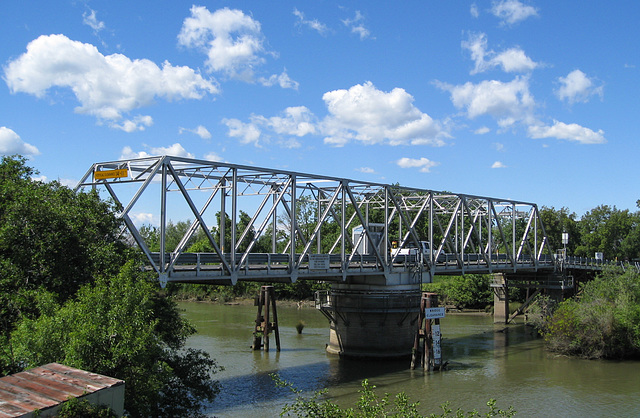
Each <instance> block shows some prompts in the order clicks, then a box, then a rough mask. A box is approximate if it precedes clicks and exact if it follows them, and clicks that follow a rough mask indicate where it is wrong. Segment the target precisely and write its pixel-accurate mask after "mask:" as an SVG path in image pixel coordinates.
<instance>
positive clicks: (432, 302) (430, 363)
mask: <svg viewBox="0 0 640 418" xmlns="http://www.w3.org/2000/svg"><path fill="white" fill-rule="evenodd" d="M437 305H438V295H437V294H436V293H429V292H425V293H423V294H422V298H421V300H420V313H419V314H418V331H417V332H416V336H415V340H414V343H413V352H412V354H411V369H415V368H416V367H417V366H418V365H420V364H422V369H423V370H424V371H430V370H436V369H441V368H442V356H441V351H440V319H437V318H436V319H433V321H434V324H433V327H432V325H431V321H432V320H431V319H429V318H427V317H426V315H425V312H426V310H427V309H428V308H432V307H437ZM434 331H436V334H437V335H436V338H435V340H434V335H433V333H434ZM420 340H422V345H421V344H420Z"/></svg>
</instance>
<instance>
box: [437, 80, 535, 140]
mask: <svg viewBox="0 0 640 418" xmlns="http://www.w3.org/2000/svg"><path fill="white" fill-rule="evenodd" d="M436 85H437V86H439V87H440V88H441V89H443V90H446V91H448V92H449V93H450V94H451V102H452V103H453V105H454V106H455V107H457V108H459V109H462V108H464V109H465V110H466V112H467V116H468V117H469V118H471V119H473V118H476V117H478V116H483V115H489V116H492V117H493V118H495V119H496V120H497V121H498V124H499V125H500V126H501V127H503V128H506V127H509V126H511V125H513V124H514V123H516V122H525V123H532V121H533V110H534V107H535V101H534V99H533V96H531V94H530V92H529V79H528V78H527V77H520V76H518V77H516V78H515V79H514V80H513V81H510V82H508V83H504V82H501V81H497V80H485V81H482V82H480V83H478V84H473V83H471V82H467V83H465V84H462V85H458V86H452V85H449V84H446V83H436Z"/></svg>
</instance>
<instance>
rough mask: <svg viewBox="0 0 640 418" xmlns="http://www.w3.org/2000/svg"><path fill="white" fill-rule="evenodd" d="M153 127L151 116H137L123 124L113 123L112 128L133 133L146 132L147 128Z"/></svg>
mask: <svg viewBox="0 0 640 418" xmlns="http://www.w3.org/2000/svg"><path fill="white" fill-rule="evenodd" d="M151 125H153V118H152V117H151V116H136V117H135V118H133V119H127V120H125V121H123V122H121V123H115V122H114V123H111V127H112V128H116V129H121V130H123V131H125V132H128V133H131V132H135V131H144V130H145V128H146V127H148V126H151Z"/></svg>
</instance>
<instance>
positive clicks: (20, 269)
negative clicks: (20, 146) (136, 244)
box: [0, 156, 127, 335]
mask: <svg viewBox="0 0 640 418" xmlns="http://www.w3.org/2000/svg"><path fill="white" fill-rule="evenodd" d="M25 161H26V160H25V159H24V158H23V157H20V156H12V157H3V158H2V160H1V162H0V327H2V333H3V334H4V335H6V333H7V332H8V331H10V330H11V328H12V324H13V323H14V322H15V321H16V320H17V318H18V317H19V316H21V315H31V316H33V315H37V313H38V310H37V309H36V307H37V306H38V304H37V303H36V299H37V298H38V297H41V296H42V292H50V293H51V295H53V297H54V298H55V299H57V300H59V301H64V300H66V299H68V298H69V297H71V296H72V295H73V294H75V292H76V291H77V289H78V288H79V287H80V286H81V285H83V284H85V283H89V282H91V281H92V280H93V278H94V277H95V276H100V275H107V274H116V273H117V271H118V269H119V268H120V266H121V265H122V264H123V263H124V262H125V260H126V257H127V247H126V245H125V244H124V243H123V242H121V241H120V240H118V237H117V234H118V232H119V226H120V224H119V222H118V220H117V219H116V218H115V216H114V215H113V211H112V209H113V206H112V205H111V204H109V203H108V202H105V201H103V200H101V199H100V197H99V196H98V194H97V193H95V192H89V193H74V192H73V191H72V190H71V189H69V188H67V187H65V186H62V185H61V184H60V183H58V182H55V181H54V182H51V183H43V182H40V181H34V180H32V179H31V176H33V175H34V174H36V173H35V172H34V170H33V169H31V168H30V167H28V166H27V165H26V164H25ZM38 294H40V296H38Z"/></svg>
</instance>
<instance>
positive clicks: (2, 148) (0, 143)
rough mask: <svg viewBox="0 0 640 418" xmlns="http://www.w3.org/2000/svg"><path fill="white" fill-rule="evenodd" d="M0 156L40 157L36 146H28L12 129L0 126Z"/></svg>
mask: <svg viewBox="0 0 640 418" xmlns="http://www.w3.org/2000/svg"><path fill="white" fill-rule="evenodd" d="M0 154H3V155H12V154H22V155H40V151H39V150H38V148H36V147H35V146H33V145H31V144H28V143H26V142H24V141H23V140H22V138H20V135H18V134H17V133H15V132H14V131H13V130H12V129H9V128H7V127H5V126H0Z"/></svg>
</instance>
